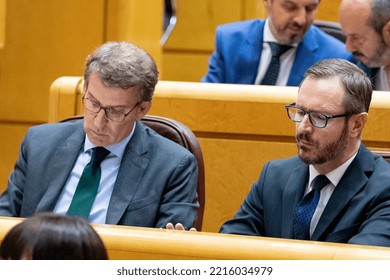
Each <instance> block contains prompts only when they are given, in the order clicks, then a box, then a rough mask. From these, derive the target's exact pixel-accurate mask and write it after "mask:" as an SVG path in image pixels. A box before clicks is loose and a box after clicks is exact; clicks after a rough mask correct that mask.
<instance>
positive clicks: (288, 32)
mask: <svg viewBox="0 0 390 280" xmlns="http://www.w3.org/2000/svg"><path fill="white" fill-rule="evenodd" d="M319 4H320V0H293V1H291V0H288V1H287V0H264V5H265V8H266V10H267V14H268V16H267V18H266V20H260V19H254V20H247V21H240V22H235V23H229V24H225V25H222V26H219V27H217V30H216V40H215V51H214V52H213V54H212V55H211V58H210V60H209V69H208V72H207V74H206V76H204V77H203V78H202V81H203V82H212V83H233V84H262V85H279V86H285V85H287V86H298V85H299V84H300V82H301V81H302V79H303V75H304V73H305V71H306V70H307V69H308V68H309V67H310V66H312V65H313V64H314V63H316V62H317V61H320V60H322V59H326V58H347V57H348V53H347V52H346V50H345V45H344V44H343V43H342V42H341V41H339V40H337V39H336V38H334V37H332V36H330V35H328V34H326V33H325V32H323V31H322V30H321V29H319V28H317V27H316V26H314V25H313V22H314V19H315V15H316V12H317V8H318V5H319ZM275 63H276V66H274V65H275ZM275 67H276V69H277V70H276V71H275ZM271 69H272V70H271ZM270 76H271V77H270Z"/></svg>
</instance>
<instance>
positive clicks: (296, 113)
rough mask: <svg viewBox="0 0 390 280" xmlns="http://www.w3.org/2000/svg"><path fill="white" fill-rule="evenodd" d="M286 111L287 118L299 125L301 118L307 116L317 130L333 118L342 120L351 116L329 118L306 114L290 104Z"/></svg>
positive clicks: (315, 113) (322, 114)
mask: <svg viewBox="0 0 390 280" xmlns="http://www.w3.org/2000/svg"><path fill="white" fill-rule="evenodd" d="M285 108H286V111H287V116H288V118H289V119H290V120H292V121H293V122H296V123H300V122H302V120H303V117H304V116H305V115H308V117H309V120H310V123H311V124H312V125H314V126H315V127H318V128H324V127H326V125H327V124H328V120H330V119H335V118H343V117H349V116H351V115H352V114H340V115H334V116H330V115H327V114H324V113H318V112H308V111H305V110H303V109H302V108H299V107H298V106H297V105H296V103H295V102H294V103H291V104H288V105H286V106H285Z"/></svg>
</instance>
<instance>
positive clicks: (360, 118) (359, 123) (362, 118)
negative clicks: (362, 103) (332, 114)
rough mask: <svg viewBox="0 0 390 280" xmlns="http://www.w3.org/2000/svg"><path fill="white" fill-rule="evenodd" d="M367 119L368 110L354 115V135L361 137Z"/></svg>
mask: <svg viewBox="0 0 390 280" xmlns="http://www.w3.org/2000/svg"><path fill="white" fill-rule="evenodd" d="M367 120H368V114H367V112H363V113H359V114H356V115H353V116H352V121H353V127H352V136H354V137H359V136H360V135H361V133H362V132H363V129H364V125H365V123H366V122H367Z"/></svg>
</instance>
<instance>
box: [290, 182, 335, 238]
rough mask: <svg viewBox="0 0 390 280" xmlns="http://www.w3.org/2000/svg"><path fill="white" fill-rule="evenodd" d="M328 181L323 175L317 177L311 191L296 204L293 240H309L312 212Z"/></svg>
mask: <svg viewBox="0 0 390 280" xmlns="http://www.w3.org/2000/svg"><path fill="white" fill-rule="evenodd" d="M329 183H330V181H329V179H328V178H327V177H326V176H325V175H318V176H317V177H316V178H315V179H314V180H313V188H312V190H311V191H310V192H309V193H308V194H306V195H305V196H304V197H303V199H302V200H301V201H300V202H299V203H298V205H297V207H296V208H295V213H294V238H295V239H302V240H309V239H310V234H309V232H310V222H311V219H312V217H313V214H314V211H315V210H316V208H317V205H318V201H319V199H320V193H321V190H322V188H323V187H325V186H326V185H327V184H329Z"/></svg>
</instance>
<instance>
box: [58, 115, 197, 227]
mask: <svg viewBox="0 0 390 280" xmlns="http://www.w3.org/2000/svg"><path fill="white" fill-rule="evenodd" d="M82 118H83V116H82V115H78V116H73V117H70V118H67V119H64V120H62V121H61V122H69V121H76V120H79V119H82ZM142 123H144V124H145V125H147V126H148V127H150V128H151V129H153V130H154V131H156V132H157V133H158V134H160V135H161V136H164V137H166V138H168V139H170V140H172V141H174V142H176V143H178V144H179V145H181V146H183V147H185V148H186V149H188V150H189V151H190V152H191V153H192V154H193V155H194V156H195V158H196V160H197V162H198V186H197V192H198V201H199V209H198V214H197V217H196V220H195V224H194V227H195V228H196V229H197V230H198V231H200V230H201V229H202V222H203V213H204V205H205V174H204V162H203V154H202V150H201V148H200V145H199V142H198V139H197V138H196V136H195V134H194V133H193V132H192V131H191V129H189V128H188V127H187V126H185V125H184V124H182V123H180V122H178V121H175V120H173V119H169V118H166V117H160V116H153V115H146V116H145V117H144V118H143V119H142Z"/></svg>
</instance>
